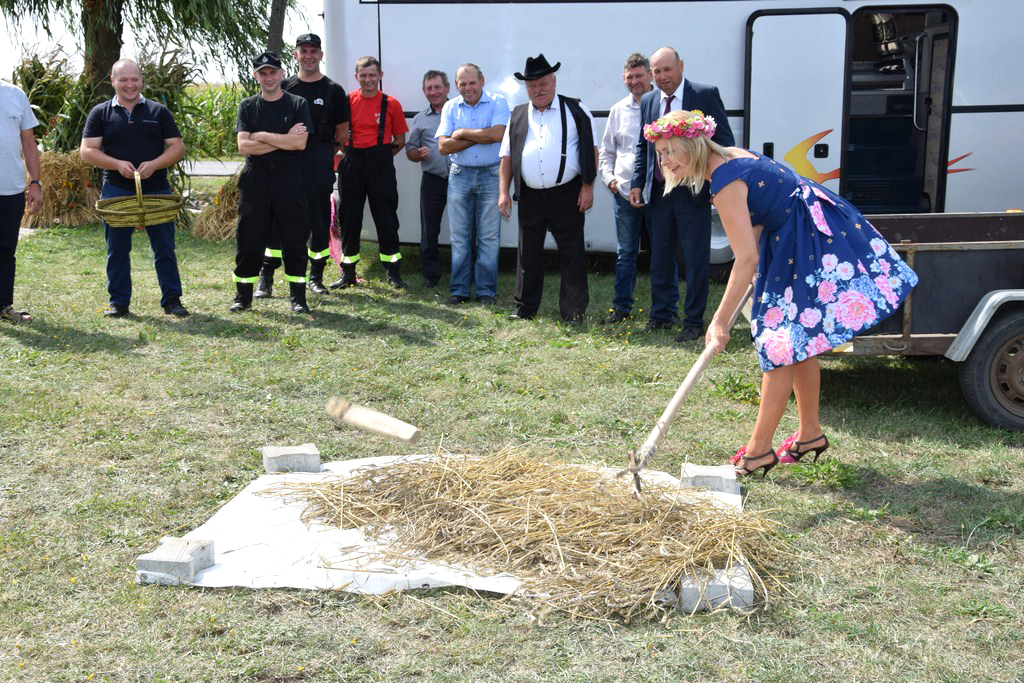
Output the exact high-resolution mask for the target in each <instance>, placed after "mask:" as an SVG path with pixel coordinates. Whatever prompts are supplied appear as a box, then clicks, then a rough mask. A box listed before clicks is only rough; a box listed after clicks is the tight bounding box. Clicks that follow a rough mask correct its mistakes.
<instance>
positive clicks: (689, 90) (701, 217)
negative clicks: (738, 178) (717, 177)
mask: <svg viewBox="0 0 1024 683" xmlns="http://www.w3.org/2000/svg"><path fill="white" fill-rule="evenodd" d="M651 71H653V72H654V82H655V84H656V85H657V86H658V87H657V88H655V89H654V90H652V91H651V92H649V93H647V94H646V95H644V96H643V97H642V98H641V100H640V120H641V130H640V139H639V141H638V142H637V147H636V162H635V166H634V170H633V181H632V183H631V185H630V190H629V202H630V204H631V205H632V206H634V207H636V208H640V207H642V206H644V205H645V204H647V203H650V204H651V213H652V218H651V320H650V322H649V323H648V325H647V328H648V329H649V330H656V329H662V328H671V327H672V326H674V325H675V323H676V320H677V313H676V303H677V302H678V301H679V285H678V282H677V272H678V271H677V269H676V262H675V255H676V247H677V245H678V246H681V247H682V252H683V257H684V259H685V262H686V298H685V300H684V302H683V316H684V317H683V331H682V333H681V334H679V335H678V336H677V337H676V341H679V342H683V341H692V340H695V339H700V338H702V337H703V335H704V309H705V308H706V307H707V302H708V278H709V275H710V273H709V270H710V265H711V193H710V191H709V187H708V185H707V184H705V186H704V190H703V191H701V193H700V194H697V195H695V194H693V192H692V191H690V190H689V189H687V188H684V187H678V188H676V189H675V190H674V191H673V192H672V193H671V194H669V195H668V196H664V192H665V180H664V178H663V177H662V175H661V167H660V166H659V165H658V163H657V161H656V159H655V154H654V145H652V144H648V142H647V140H646V139H645V138H644V136H643V126H644V125H646V124H648V123H653V122H654V121H656V120H657V119H659V118H661V117H662V116H664V115H665V114H667V113H669V112H672V111H678V110H680V109H685V110H688V111H692V110H694V109H699V110H700V111H702V112H703V113H704V114H705V115H707V116H711V117H712V118H714V119H715V122H716V123H717V124H718V129H717V130H716V131H715V135H714V137H713V138H712V140H714V141H715V142H717V143H718V144H720V145H722V146H723V147H730V146H732V145H733V144H735V141H734V139H733V135H732V130H731V129H730V128H729V120H728V118H726V114H725V105H724V104H722V98H721V96H720V95H719V94H718V88H716V87H715V86H713V85H702V84H700V83H694V82H692V81H689V80H686V79H684V78H683V60H682V59H680V58H679V53H678V52H676V51H675V49H673V48H671V47H663V48H660V49H658V50H657V51H656V52H655V53H654V55H653V56H652V57H651Z"/></svg>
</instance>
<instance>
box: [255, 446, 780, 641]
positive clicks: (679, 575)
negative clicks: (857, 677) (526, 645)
mask: <svg viewBox="0 0 1024 683" xmlns="http://www.w3.org/2000/svg"><path fill="white" fill-rule="evenodd" d="M274 491H275V492H276V493H283V494H284V496H285V498H287V499H289V500H293V501H295V500H297V501H299V502H302V503H303V504H305V506H306V508H305V512H304V515H303V519H304V520H305V521H307V522H309V521H314V520H315V521H317V522H320V523H322V524H324V525H326V526H331V527H336V528H341V529H352V528H358V529H360V530H361V531H362V532H363V533H364V535H366V536H367V537H368V538H372V539H376V540H384V539H388V538H391V537H394V538H395V541H394V543H393V544H392V545H391V546H389V547H390V548H392V549H393V553H394V557H395V559H396V560H397V559H400V558H406V559H407V558H409V557H410V556H414V555H418V556H420V557H425V558H426V559H429V560H431V561H435V562H442V563H450V564H454V565H456V566H464V567H468V568H471V569H473V570H475V571H478V572H480V573H498V572H510V573H512V574H514V575H515V576H517V577H519V578H520V579H522V580H523V582H524V584H523V585H524V589H525V591H524V593H523V596H524V599H525V600H527V601H528V602H529V603H531V605H532V606H533V607H536V608H539V609H540V611H542V612H543V611H547V610H551V609H555V610H559V611H564V612H567V613H569V614H571V615H573V616H580V617H585V618H593V619H612V618H618V619H622V620H625V621H627V622H628V621H630V620H631V619H634V618H637V617H645V618H651V617H666V618H667V616H668V615H669V614H671V612H672V611H673V609H674V608H673V607H672V606H671V605H668V604H666V601H665V596H666V594H667V592H668V591H672V590H674V589H675V588H676V587H677V586H678V584H679V582H680V581H681V580H684V579H693V580H695V581H697V582H698V583H699V584H701V585H703V584H705V583H707V581H708V580H709V578H710V577H711V576H712V575H713V573H714V572H715V571H716V570H730V569H735V568H738V567H742V568H744V569H746V570H747V571H748V572H749V573H750V576H751V580H752V582H753V583H754V586H755V588H756V589H757V591H758V593H759V594H760V595H761V596H762V597H764V596H766V595H767V586H766V583H767V581H766V579H764V578H762V577H761V574H762V573H764V572H765V568H766V567H767V565H768V562H769V560H770V558H772V557H773V555H774V554H775V553H776V552H777V551H778V550H779V549H780V548H781V547H782V545H783V542H782V540H781V537H780V535H779V534H778V526H777V524H776V523H775V522H773V521H771V520H769V519H768V518H767V517H766V516H765V515H764V514H763V513H751V512H744V513H740V512H739V511H737V510H734V509H732V508H726V507H724V506H722V505H718V504H715V503H714V502H712V501H710V500H709V499H707V498H705V497H698V496H691V497H688V496H685V495H682V494H681V492H680V490H679V488H678V487H675V486H668V485H665V484H661V485H659V484H657V483H647V485H646V486H645V490H644V494H643V495H642V496H639V497H638V496H635V495H633V490H632V485H631V483H630V482H629V481H627V480H625V479H622V480H620V479H615V478H614V477H610V476H609V475H608V474H606V473H605V474H602V473H601V472H600V471H598V470H595V469H594V468H588V467H581V466H575V465H564V464H555V463H546V462H541V461H539V460H537V459H535V458H529V457H526V456H525V455H523V454H521V453H517V452H514V451H502V452H500V453H497V454H495V455H492V456H488V457H482V458H463V457H445V456H438V457H436V458H433V459H431V460H425V461H413V462H401V463H398V464H394V465H389V466H385V467H381V468H377V469H370V470H365V471H361V472H357V473H355V474H354V475H352V476H350V477H348V478H340V477H339V478H331V479H326V480H321V481H317V482H312V483H282V484H281V485H279V486H278V487H276V488H275V489H274ZM389 552H392V551H389ZM765 576H767V574H765ZM769 580H770V581H774V579H771V578H770V579H769Z"/></svg>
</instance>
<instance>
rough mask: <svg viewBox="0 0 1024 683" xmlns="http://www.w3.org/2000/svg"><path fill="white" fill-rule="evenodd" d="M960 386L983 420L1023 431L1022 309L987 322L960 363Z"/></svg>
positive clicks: (1023, 352) (1023, 317)
mask: <svg viewBox="0 0 1024 683" xmlns="http://www.w3.org/2000/svg"><path fill="white" fill-rule="evenodd" d="M960 389H961V391H963V394H964V399H965V400H966V401H967V405H969V406H970V407H971V409H972V410H973V411H974V412H975V413H977V414H978V417H980V418H981V419H982V420H984V421H985V422H987V423H989V424H990V425H994V426H996V427H1002V428H1004V429H1011V430H1013V431H1017V432H1022V431H1024V310H1018V311H1014V312H1012V313H1010V314H1009V315H1006V316H1003V317H1001V318H999V319H997V320H995V321H994V322H991V323H989V326H988V327H987V328H986V329H985V331H984V332H983V333H982V334H981V337H980V338H979V339H978V342H977V343H976V344H975V345H974V348H973V349H972V350H971V354H970V355H969V356H967V360H965V361H964V362H963V363H961V365H960Z"/></svg>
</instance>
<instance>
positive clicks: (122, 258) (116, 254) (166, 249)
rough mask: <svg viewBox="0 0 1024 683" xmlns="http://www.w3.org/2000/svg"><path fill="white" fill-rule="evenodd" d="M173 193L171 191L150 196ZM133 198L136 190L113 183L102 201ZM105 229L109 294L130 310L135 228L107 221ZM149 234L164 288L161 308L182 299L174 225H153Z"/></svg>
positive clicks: (104, 191) (107, 186)
mask: <svg viewBox="0 0 1024 683" xmlns="http://www.w3.org/2000/svg"><path fill="white" fill-rule="evenodd" d="M170 193H171V189H170V188H165V189H163V190H149V191H148V192H146V194H170ZM129 195H131V196H134V195H135V190H125V189H122V188H120V187H118V186H116V185H111V184H110V183H103V189H102V190H101V191H100V199H106V198H108V197H127V196H129ZM103 228H104V230H105V231H106V236H107V292H109V293H110V303H111V304H112V305H115V306H123V307H127V306H128V304H129V303H130V302H131V299H132V261H131V251H132V235H133V234H135V228H112V227H110V226H109V225H108V224H107V223H106V222H105V221H104V223H103ZM146 234H147V235H149V245H150V246H151V247H152V248H153V265H155V266H156V280H157V282H158V283H159V284H160V305H161V306H166V305H167V303H168V302H169V301H170V300H171V299H180V298H181V277H180V276H179V275H178V258H177V256H175V255H174V221H171V222H169V223H160V224H159V225H151V226H149V227H147V228H146Z"/></svg>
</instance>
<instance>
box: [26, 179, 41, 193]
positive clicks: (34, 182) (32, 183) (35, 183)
mask: <svg viewBox="0 0 1024 683" xmlns="http://www.w3.org/2000/svg"><path fill="white" fill-rule="evenodd" d="M28 184H29V185H38V186H39V189H40V190H41V189H43V184H42V183H41V182H39V181H38V180H35V179H33V180H30V181H28Z"/></svg>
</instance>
